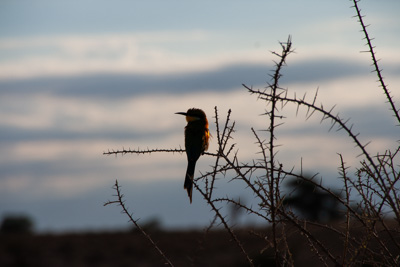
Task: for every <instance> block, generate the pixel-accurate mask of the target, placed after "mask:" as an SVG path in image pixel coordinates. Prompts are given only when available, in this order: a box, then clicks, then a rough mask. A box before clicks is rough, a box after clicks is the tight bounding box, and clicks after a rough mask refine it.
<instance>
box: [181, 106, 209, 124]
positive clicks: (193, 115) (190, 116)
mask: <svg viewBox="0 0 400 267" xmlns="http://www.w3.org/2000/svg"><path fill="white" fill-rule="evenodd" d="M175 114H180V115H184V116H186V121H187V122H192V121H207V117H206V114H205V113H204V111H202V110H201V109H198V108H190V109H188V111H187V112H176V113H175Z"/></svg>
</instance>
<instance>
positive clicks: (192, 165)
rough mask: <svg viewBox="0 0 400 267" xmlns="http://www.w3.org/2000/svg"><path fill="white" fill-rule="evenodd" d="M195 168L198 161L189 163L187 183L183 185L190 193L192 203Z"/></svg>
mask: <svg viewBox="0 0 400 267" xmlns="http://www.w3.org/2000/svg"><path fill="white" fill-rule="evenodd" d="M195 167H196V161H188V166H187V169H186V177H185V183H184V184H183V188H185V189H186V190H187V192H188V196H189V198H190V203H192V191H193V176H194V169H195Z"/></svg>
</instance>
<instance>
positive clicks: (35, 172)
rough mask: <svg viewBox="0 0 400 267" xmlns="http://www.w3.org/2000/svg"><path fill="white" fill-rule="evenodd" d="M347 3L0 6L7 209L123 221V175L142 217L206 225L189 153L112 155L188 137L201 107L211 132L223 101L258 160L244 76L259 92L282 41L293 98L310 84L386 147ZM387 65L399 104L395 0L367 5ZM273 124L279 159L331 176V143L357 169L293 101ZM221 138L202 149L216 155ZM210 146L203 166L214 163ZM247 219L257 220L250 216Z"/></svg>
mask: <svg viewBox="0 0 400 267" xmlns="http://www.w3.org/2000/svg"><path fill="white" fill-rule="evenodd" d="M351 6H352V2H350V1H315V0H306V1H291V2H288V1H286V2H281V1H251V2H248V1H247V2H244V1H225V0H224V1H218V2H215V1H212V2H211V1H201V2H192V1H186V2H182V1H122V0H120V1H112V2H110V1H105V0H100V1H44V0H39V1H31V2H21V1H7V0H5V1H1V2H0V146H1V151H2V153H1V154H0V159H1V160H0V219H2V218H4V217H6V216H9V215H20V214H22V215H27V216H29V217H31V218H32V219H33V221H34V223H35V227H36V230H37V231H39V232H63V231H85V230H92V231H95V230H107V229H118V228H120V227H127V226H128V225H129V224H128V218H126V217H125V216H124V215H122V214H121V213H120V208H119V207H118V206H107V207H103V204H104V203H105V202H106V201H108V200H113V195H114V194H115V191H114V190H113V189H112V186H113V185H114V183H115V180H116V179H117V180H118V182H119V184H120V186H121V189H122V191H123V193H124V194H125V198H126V204H127V206H128V207H129V209H130V210H131V211H132V212H133V214H134V216H135V218H140V221H141V222H146V221H150V220H154V219H157V220H159V221H160V222H161V224H162V225H163V227H165V228H168V229H187V228H193V227H200V228H201V227H205V226H206V225H208V223H210V222H211V221H212V219H213V214H212V212H210V207H209V206H207V205H206V203H205V201H204V200H203V199H202V198H201V196H200V193H198V192H196V191H194V193H193V194H194V196H193V204H192V205H190V204H189V201H188V199H187V195H186V192H185V191H184V190H183V180H184V172H185V170H186V156H185V155H184V154H179V153H175V154H170V153H158V154H152V155H130V154H128V155H124V156H117V157H115V156H105V155H103V152H105V151H108V150H118V149H122V148H132V149H136V148H141V149H147V148H182V147H184V139H183V128H184V126H185V120H184V119H183V118H182V117H181V116H177V115H175V114H174V113H175V112H179V111H186V110H187V109H188V108H191V107H198V108H202V109H203V110H204V111H205V112H206V114H207V116H208V118H209V122H210V131H211V133H212V134H213V135H214V136H216V133H215V130H216V129H215V119H214V117H215V114H214V107H217V108H218V112H219V117H220V118H221V120H222V121H224V118H225V116H226V114H227V111H228V110H229V109H231V110H232V114H231V119H232V120H234V121H235V122H236V132H235V135H234V142H235V143H236V144H237V145H236V147H237V149H238V156H239V157H240V160H241V161H242V162H251V161H252V159H254V158H257V156H258V154H256V153H257V152H258V150H257V145H256V144H255V142H256V140H255V138H254V136H253V134H252V132H251V128H252V127H253V128H254V129H255V130H257V131H259V133H260V135H261V136H262V135H264V137H265V138H267V136H266V135H265V132H263V131H262V130H265V129H266V128H267V127H268V120H267V118H266V117H265V116H260V114H262V113H264V112H265V108H266V105H265V103H264V102H263V101H261V100H257V97H256V96H254V95H250V94H249V93H248V92H247V91H246V90H245V89H244V88H243V87H242V84H246V85H248V86H252V87H253V88H261V89H262V88H264V87H265V86H266V85H267V83H268V82H269V81H270V76H269V75H270V74H271V70H273V68H274V60H275V61H276V60H277V58H276V57H275V56H274V55H273V54H272V53H271V52H272V51H276V52H279V51H280V49H281V48H280V45H279V42H285V41H286V40H287V39H288V36H289V35H290V36H291V38H292V41H293V47H294V49H295V52H294V53H292V54H291V55H290V56H289V58H288V60H287V66H286V67H285V68H284V70H283V72H282V73H283V75H284V76H283V77H282V79H281V86H282V87H284V88H287V89H288V94H289V95H292V96H293V95H295V94H296V95H297V96H302V95H304V94H306V95H307V99H309V100H310V101H312V99H313V97H314V94H315V93H316V91H317V90H318V99H317V103H321V104H323V106H324V107H332V106H334V105H336V106H335V109H334V110H335V112H339V114H340V115H341V116H342V117H343V118H346V119H347V118H351V120H350V123H351V124H354V127H353V129H354V131H355V132H360V136H359V138H360V140H361V141H362V142H363V143H367V142H370V141H371V143H370V144H369V145H368V147H367V148H368V151H369V152H370V153H371V154H376V153H378V152H384V151H385V150H387V149H395V148H396V147H397V146H398V145H399V143H398V140H399V136H400V134H399V128H398V127H396V121H395V119H394V118H393V117H392V113H391V111H390V110H389V106H388V105H387V103H386V99H385V97H384V95H383V93H382V91H381V89H380V88H379V85H378V83H377V82H376V80H377V77H376V74H375V73H373V72H371V71H372V67H371V66H370V65H371V63H372V62H371V59H370V55H369V54H368V53H360V51H363V50H366V46H365V40H363V37H364V36H363V33H362V32H360V29H361V28H360V25H359V23H358V22H357V19H356V18H354V17H353V16H354V15H355V14H356V13H355V10H354V8H351ZM359 6H360V7H361V9H362V13H363V14H364V15H366V17H365V18H364V19H365V23H366V24H370V26H369V27H368V32H369V34H370V36H371V37H372V38H374V39H373V44H374V45H375V46H376V52H377V57H378V58H379V59H381V60H380V61H379V64H380V67H381V68H382V69H383V74H384V77H385V81H386V83H387V84H388V86H389V89H390V91H391V92H392V95H393V99H394V100H395V101H396V102H397V103H400V89H399V88H400V52H399V50H398V47H399V46H400V34H399V33H400V17H399V16H398V11H399V10H400V2H399V1H397V0H387V1H379V2H377V1H369V0H368V1H367V0H364V1H361V2H360V3H359ZM282 114H284V115H285V119H284V125H282V126H281V127H280V128H278V130H277V134H278V135H277V138H278V139H277V140H278V142H279V144H281V146H280V147H279V153H278V155H277V156H278V158H279V162H280V163H282V164H283V166H284V167H286V168H287V169H289V170H290V169H292V167H293V168H294V169H295V170H297V171H299V170H300V169H303V170H306V171H309V172H310V173H317V172H318V173H320V177H322V178H323V181H324V183H326V184H330V185H332V186H339V187H340V183H339V182H338V178H337V177H338V174H337V167H338V166H339V158H338V155H337V153H341V154H343V155H344V157H345V161H346V163H347V164H348V165H349V166H351V167H352V169H351V170H352V171H353V174H354V172H355V170H356V168H357V166H359V165H358V164H359V161H360V158H357V157H356V156H357V155H358V154H359V153H360V151H358V150H357V149H355V148H354V144H353V143H352V141H351V140H350V139H349V138H348V136H346V134H345V133H344V132H341V131H336V130H335V129H334V130H331V131H329V128H330V124H329V122H322V123H320V120H321V117H318V115H316V116H313V117H311V118H310V119H308V120H306V119H305V117H306V111H305V110H300V111H299V113H298V114H297V115H296V107H291V106H287V107H285V110H284V111H283V113H282ZM215 143H216V138H214V139H212V141H211V144H210V148H209V151H210V152H215V151H216V148H217V146H216V144H215ZM213 162H214V159H213V158H212V157H207V156H203V157H201V158H200V160H199V162H198V164H197V170H196V174H197V175H200V173H205V172H206V171H208V170H210V169H211V167H210V166H211V165H212V164H213ZM228 181H229V177H225V178H224V177H219V180H218V181H217V194H220V195H221V196H226V195H229V196H232V197H241V198H242V199H244V201H248V203H251V201H252V199H253V198H252V197H253V196H252V194H251V193H250V192H247V191H246V190H245V187H244V185H243V184H240V183H237V182H228ZM243 220H244V221H245V222H246V223H256V219H255V218H250V217H248V218H244V219H243Z"/></svg>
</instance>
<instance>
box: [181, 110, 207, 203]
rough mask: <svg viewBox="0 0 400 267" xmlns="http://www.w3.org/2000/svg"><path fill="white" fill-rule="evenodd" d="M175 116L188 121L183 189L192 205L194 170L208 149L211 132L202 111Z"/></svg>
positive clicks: (191, 111) (189, 111) (192, 111)
mask: <svg viewBox="0 0 400 267" xmlns="http://www.w3.org/2000/svg"><path fill="white" fill-rule="evenodd" d="M175 114H180V115H184V116H185V117H186V121H187V125H186V127H185V149H186V156H187V160H188V165H187V169H186V176H185V183H184V184H183V188H184V189H186V190H187V193H188V196H189V198H190V203H192V191H193V176H194V170H195V168H196V162H197V160H198V159H199V157H200V156H201V155H203V154H204V151H206V150H207V149H208V141H209V139H210V131H209V130H208V121H207V116H206V114H205V113H204V111H202V110H201V109H197V108H191V109H188V111H187V112H177V113H175Z"/></svg>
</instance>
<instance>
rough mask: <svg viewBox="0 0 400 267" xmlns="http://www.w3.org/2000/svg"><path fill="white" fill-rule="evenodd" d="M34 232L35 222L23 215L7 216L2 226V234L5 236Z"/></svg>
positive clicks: (0, 227)
mask: <svg viewBox="0 0 400 267" xmlns="http://www.w3.org/2000/svg"><path fill="white" fill-rule="evenodd" d="M32 232H33V221H32V220H31V219H30V218H29V217H28V216H23V215H19V216H17V215H14V216H6V217H5V218H4V219H3V221H2V223H1V226H0V233H3V234H31V233H32Z"/></svg>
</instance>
